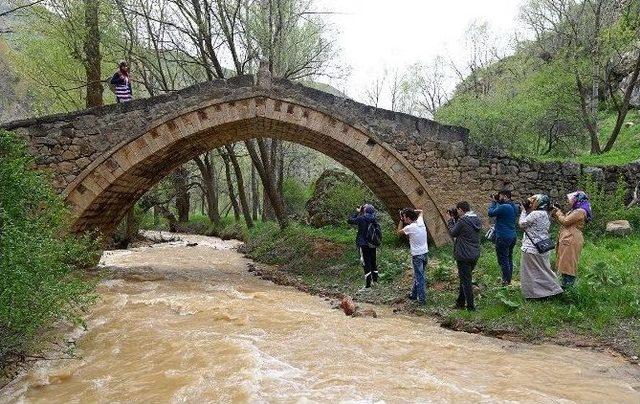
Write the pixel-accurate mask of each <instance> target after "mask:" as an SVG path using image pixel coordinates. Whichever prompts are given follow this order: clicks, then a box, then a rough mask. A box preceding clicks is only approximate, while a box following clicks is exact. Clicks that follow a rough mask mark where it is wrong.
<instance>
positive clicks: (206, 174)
mask: <svg viewBox="0 0 640 404" xmlns="http://www.w3.org/2000/svg"><path fill="white" fill-rule="evenodd" d="M193 161H194V162H195V163H196V165H197V166H198V170H200V175H202V188H203V189H204V197H205V200H206V202H207V216H208V217H209V220H210V221H211V223H212V224H214V225H218V224H219V223H220V209H219V207H218V201H219V196H218V179H217V178H216V173H215V168H214V167H213V164H212V163H211V159H210V157H209V154H208V153H206V154H204V156H203V158H202V159H201V158H200V157H196V158H195V159H193Z"/></svg>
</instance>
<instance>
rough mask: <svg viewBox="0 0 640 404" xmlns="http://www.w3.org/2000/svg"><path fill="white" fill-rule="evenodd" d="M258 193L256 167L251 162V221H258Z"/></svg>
mask: <svg viewBox="0 0 640 404" xmlns="http://www.w3.org/2000/svg"><path fill="white" fill-rule="evenodd" d="M259 192H260V191H259V189H258V178H257V174H256V167H255V166H254V165H253V162H251V216H252V217H253V220H258V206H259V205H260V199H259V198H260V195H259Z"/></svg>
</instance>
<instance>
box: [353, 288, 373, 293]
mask: <svg viewBox="0 0 640 404" xmlns="http://www.w3.org/2000/svg"><path fill="white" fill-rule="evenodd" d="M370 290H371V287H366V286H365V287H363V288H360V289H358V291H357V292H356V293H363V292H368V291H370Z"/></svg>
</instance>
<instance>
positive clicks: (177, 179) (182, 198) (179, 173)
mask: <svg viewBox="0 0 640 404" xmlns="http://www.w3.org/2000/svg"><path fill="white" fill-rule="evenodd" d="M172 180H173V186H174V188H175V191H176V210H177V211H178V222H179V223H186V222H188V221H189V172H188V171H187V169H186V168H184V167H182V166H181V167H179V168H177V169H176V170H175V171H174V172H173V176H172Z"/></svg>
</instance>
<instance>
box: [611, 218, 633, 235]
mask: <svg viewBox="0 0 640 404" xmlns="http://www.w3.org/2000/svg"><path fill="white" fill-rule="evenodd" d="M605 231H606V232H607V233H609V234H613V235H616V236H624V235H627V234H629V233H631V224H629V221H628V220H613V221H611V222H607V228H606V230H605Z"/></svg>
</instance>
